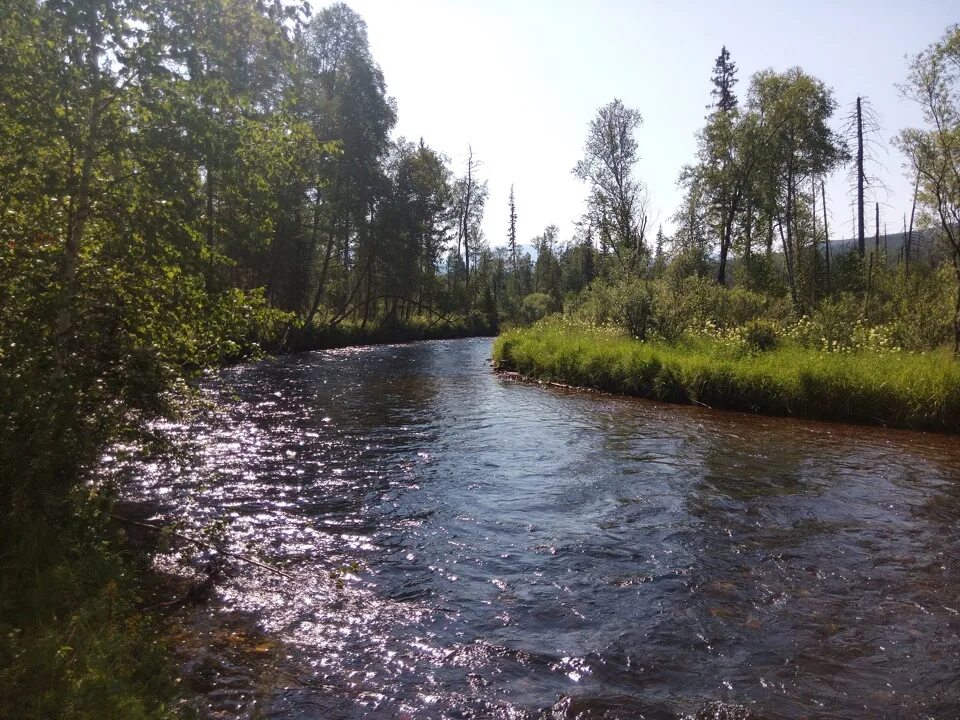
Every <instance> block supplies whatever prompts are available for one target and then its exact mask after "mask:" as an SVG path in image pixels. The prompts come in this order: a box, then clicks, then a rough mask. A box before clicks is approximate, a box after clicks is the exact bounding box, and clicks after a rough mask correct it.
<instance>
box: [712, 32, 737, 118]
mask: <svg viewBox="0 0 960 720" xmlns="http://www.w3.org/2000/svg"><path fill="white" fill-rule="evenodd" d="M710 80H711V82H713V90H711V91H710V94H711V95H712V96H713V98H714V104H713V105H712V106H711V107H713V108H715V109H716V110H717V111H718V112H723V113H729V112H732V111H733V110H735V109H736V107H737V96H736V95H735V94H734V92H733V86H734V85H736V84H737V64H736V63H735V62H733V61H732V60H731V59H730V51H729V50H727V46H726V45H724V46H723V47H721V48H720V55H718V56H717V59H716V60H715V61H714V64H713V76H712V77H711V78H710Z"/></svg>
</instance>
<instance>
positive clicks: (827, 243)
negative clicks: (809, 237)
mask: <svg viewBox="0 0 960 720" xmlns="http://www.w3.org/2000/svg"><path fill="white" fill-rule="evenodd" d="M820 197H821V198H822V199H823V247H824V251H825V254H826V255H825V256H826V271H827V291H828V292H829V291H830V229H829V226H828V225H827V188H826V186H825V185H824V183H823V178H821V179H820ZM814 203H816V199H814Z"/></svg>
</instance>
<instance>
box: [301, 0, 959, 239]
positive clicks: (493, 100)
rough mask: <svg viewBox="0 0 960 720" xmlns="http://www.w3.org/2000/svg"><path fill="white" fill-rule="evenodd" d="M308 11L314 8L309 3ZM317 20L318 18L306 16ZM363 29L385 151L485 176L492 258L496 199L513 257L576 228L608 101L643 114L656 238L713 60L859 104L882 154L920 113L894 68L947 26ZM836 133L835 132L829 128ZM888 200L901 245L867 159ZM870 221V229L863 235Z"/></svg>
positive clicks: (561, 6) (378, 16) (720, 11)
mask: <svg viewBox="0 0 960 720" xmlns="http://www.w3.org/2000/svg"><path fill="white" fill-rule="evenodd" d="M314 2H317V0H314ZM317 4H318V6H322V5H324V4H325V3H322V2H318V3H317ZM348 4H349V5H350V6H351V7H352V8H353V9H354V10H356V11H357V12H359V13H360V15H362V16H363V18H364V19H365V20H366V21H367V26H368V30H369V36H370V44H371V47H372V51H373V54H374V57H375V59H376V60H377V62H378V63H379V64H380V66H381V67H382V68H383V71H384V75H385V77H386V81H387V89H388V92H389V94H390V95H392V96H393V97H394V98H395V99H396V101H397V106H398V111H399V122H398V124H397V130H396V133H397V135H402V136H405V137H408V138H410V139H413V140H416V139H418V138H420V137H421V136H422V137H423V138H424V140H425V141H426V142H427V144H428V145H430V146H431V147H433V148H435V149H437V150H439V151H441V152H443V153H445V154H446V155H447V156H448V157H450V158H451V160H452V164H453V167H454V170H455V171H456V172H458V173H459V172H460V171H461V170H462V166H463V164H464V162H465V158H466V151H467V145H468V143H469V144H472V146H473V150H474V154H475V155H476V156H477V157H478V158H479V159H480V160H481V161H482V162H483V166H482V168H481V174H482V176H483V177H485V178H486V179H487V180H488V182H489V187H490V198H489V201H488V205H487V212H486V218H485V221H484V230H485V233H486V235H487V239H488V240H489V241H490V243H491V244H493V245H501V244H503V243H504V242H505V236H506V228H507V196H508V193H509V191H510V185H511V183H512V184H513V185H514V186H515V192H516V199H517V214H518V216H519V219H518V222H517V225H518V236H519V239H521V240H522V241H523V242H528V241H529V240H530V238H532V237H533V236H535V235H537V234H539V233H540V232H541V231H542V230H543V228H544V227H545V226H547V225H549V224H551V223H555V224H556V225H558V226H559V227H560V233H561V238H563V239H567V238H569V237H570V235H571V234H572V232H573V224H574V222H575V220H576V219H577V218H578V217H579V216H580V214H581V213H582V212H583V199H584V197H585V195H586V188H585V187H584V185H583V184H582V183H580V182H579V181H578V180H576V178H574V177H573V175H572V173H571V169H572V168H573V166H574V165H575V164H576V162H577V160H578V159H579V158H580V156H581V151H582V148H583V143H584V139H585V135H586V130H587V124H588V123H589V121H590V119H591V118H592V116H593V114H594V112H595V111H596V109H597V108H598V107H599V106H600V105H602V104H604V103H606V102H608V101H610V100H611V99H613V98H614V97H619V98H621V99H622V100H623V101H624V102H625V103H626V104H627V105H630V106H632V107H635V108H637V109H639V110H640V112H641V113H642V114H643V118H644V123H643V125H642V126H641V128H640V129H639V131H638V133H637V140H638V142H639V146H640V154H641V160H640V162H639V163H638V165H637V167H636V174H637V176H638V177H639V178H640V179H642V180H643V181H644V182H645V183H646V185H647V187H648V189H649V194H650V200H651V221H650V222H651V228H652V230H653V231H654V232H655V230H656V227H657V225H658V224H659V223H663V224H664V226H665V229H667V230H668V231H669V229H670V227H671V224H670V222H669V218H670V216H671V215H672V214H673V211H674V209H675V208H676V207H677V205H678V204H679V201H680V197H681V193H680V190H679V189H678V188H677V184H676V180H677V176H678V173H679V171H680V168H681V167H682V166H683V165H684V164H686V163H690V162H692V161H693V159H694V154H695V151H696V138H695V133H696V131H697V130H698V129H699V128H700V127H701V126H702V125H703V121H704V116H705V114H706V112H707V111H706V109H705V106H706V105H707V104H708V103H709V101H710V95H709V93H710V87H711V86H710V72H711V69H712V67H713V61H714V58H715V57H716V56H717V55H718V53H719V50H720V47H721V45H724V44H726V46H727V48H728V49H729V50H730V52H731V54H732V58H733V60H734V61H735V62H736V63H737V65H738V67H739V70H740V72H739V78H740V83H739V84H738V85H737V90H738V95H739V96H740V97H741V100H742V98H743V96H744V95H745V93H746V89H747V85H748V83H749V78H750V75H751V74H753V73H754V72H755V71H757V70H760V69H763V68H767V67H772V68H774V69H777V70H784V69H786V68H789V67H792V66H794V65H799V66H801V67H802V68H803V69H804V70H806V71H807V72H809V73H811V74H813V75H815V76H816V77H819V78H820V79H821V80H823V81H824V82H825V83H826V84H827V85H828V86H829V87H831V88H833V90H834V93H835V97H836V99H837V101H838V102H839V103H840V106H841V108H840V110H839V111H838V116H839V115H842V114H844V113H846V112H847V111H848V110H849V107H850V106H851V104H852V103H853V102H854V100H855V98H856V96H857V95H858V94H860V95H863V96H865V97H868V98H869V99H870V101H871V102H872V104H873V106H874V109H875V110H876V112H877V114H878V115H879V117H880V120H881V122H882V125H883V129H882V139H883V140H884V143H885V144H887V141H889V139H890V137H892V136H893V135H895V134H896V133H897V132H898V131H899V129H900V128H903V127H907V126H911V125H917V124H919V123H920V122H921V118H920V111H919V109H918V108H917V107H915V106H914V105H913V104H912V103H910V102H909V101H906V100H904V99H903V98H902V97H901V95H900V94H899V92H898V90H897V89H896V87H895V84H896V83H899V82H902V81H903V80H904V78H905V75H906V67H907V61H906V59H905V56H906V55H908V54H909V55H913V54H915V53H917V52H918V51H920V50H922V49H923V48H925V47H926V46H927V45H928V44H929V43H931V42H932V41H934V40H936V39H938V38H939V37H940V36H941V35H942V34H943V32H944V30H945V29H946V27H947V25H949V24H951V23H954V22H957V21H960V12H958V11H960V6H958V5H957V4H955V2H950V1H948V0H913V1H912V2H892V1H889V0H888V1H885V2H879V1H877V0H874V1H873V2H867V1H858V2H852V1H851V2H843V1H842V0H836V1H834V2H827V1H821V0H807V1H805V2H790V3H787V2H775V1H773V0H767V1H766V2H764V1H762V0H750V1H747V2H740V1H738V0H731V2H708V1H701V2H689V1H688V2H684V1H682V0H674V1H673V2H666V1H658V2H652V1H649V2H639V1H635V2H630V1H628V0H593V1H592V2H591V1H588V0H554V1H550V0H513V1H512V2H511V1H510V0H485V1H482V0H348ZM835 124H836V125H837V126H838V127H839V126H840V125H842V120H841V118H840V117H837V118H836V121H835ZM879 159H880V160H881V161H882V163H883V165H884V166H885V168H884V169H881V171H880V174H881V176H882V177H883V179H884V181H885V183H886V185H887V187H888V189H889V193H880V197H879V198H878V199H879V200H880V201H881V203H886V206H884V205H882V206H881V215H882V218H881V227H883V225H884V223H887V224H888V226H889V230H890V232H895V231H899V230H900V227H901V225H902V222H903V221H902V216H903V213H904V211H906V210H909V204H910V196H911V193H912V184H911V183H910V181H909V180H907V179H905V178H904V176H903V171H902V158H901V157H900V155H899V154H898V153H897V152H896V151H895V150H894V149H893V148H889V152H888V153H887V154H882V153H881V156H880V158H879ZM847 185H848V182H847V180H846V173H845V172H841V173H838V175H837V177H835V178H833V179H832V181H831V182H830V183H828V185H827V192H828V198H829V200H830V212H831V215H832V216H833V217H832V228H831V235H832V236H833V237H837V234H838V233H842V234H843V235H844V236H845V237H849V236H850V232H851V225H852V222H851V209H850V196H849V193H848V188H847ZM872 217H873V214H872V213H869V214H868V223H867V225H868V232H870V231H872V225H873V222H872Z"/></svg>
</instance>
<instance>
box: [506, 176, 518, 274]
mask: <svg viewBox="0 0 960 720" xmlns="http://www.w3.org/2000/svg"><path fill="white" fill-rule="evenodd" d="M507 248H508V249H509V252H510V267H511V269H512V270H513V272H516V271H517V205H516V203H515V201H514V198H513V185H511V186H510V225H509V226H508V228H507Z"/></svg>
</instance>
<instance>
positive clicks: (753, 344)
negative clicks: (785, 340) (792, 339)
mask: <svg viewBox="0 0 960 720" xmlns="http://www.w3.org/2000/svg"><path fill="white" fill-rule="evenodd" d="M743 343H744V345H745V346H746V347H747V348H748V349H749V350H751V351H753V352H768V351H770V350H773V349H775V348H776V347H777V346H778V345H779V344H780V329H779V328H778V327H777V326H776V324H775V323H772V322H770V321H769V320H764V319H762V318H757V319H755V320H750V321H749V322H747V323H746V324H745V325H744V326H743Z"/></svg>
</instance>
